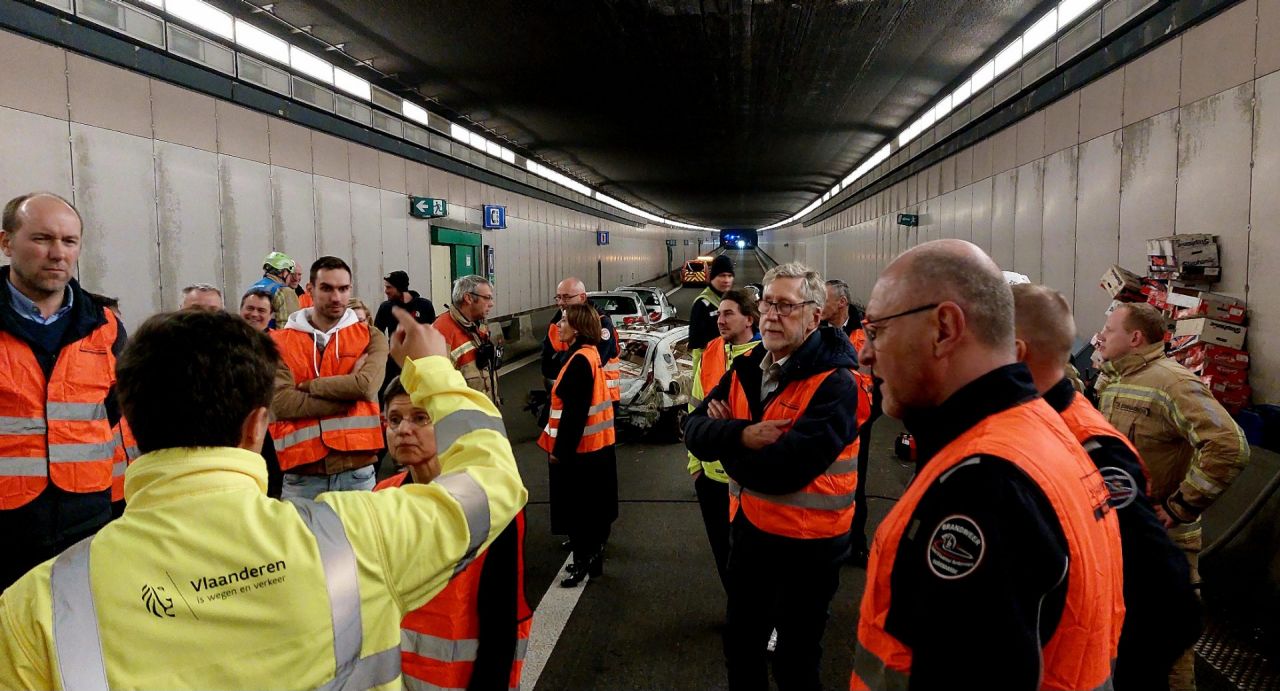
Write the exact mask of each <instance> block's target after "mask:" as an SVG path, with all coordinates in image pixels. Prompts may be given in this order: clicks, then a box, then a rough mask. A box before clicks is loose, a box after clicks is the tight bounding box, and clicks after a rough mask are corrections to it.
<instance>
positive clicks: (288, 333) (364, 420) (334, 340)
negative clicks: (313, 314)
mask: <svg viewBox="0 0 1280 691" xmlns="http://www.w3.org/2000/svg"><path fill="white" fill-rule="evenodd" d="M370 337H371V334H370V329H369V325H368V324H367V323H365V322H356V323H354V324H351V325H349V326H345V327H343V328H342V329H339V330H338V332H337V333H335V334H334V335H333V336H332V337H330V339H329V342H328V344H327V346H326V347H325V349H324V351H323V352H321V353H318V354H317V350H318V349H317V348H316V345H315V341H314V337H313V336H312V335H311V334H307V333H303V332H301V331H297V330H294V329H281V330H279V331H273V332H271V338H272V340H274V341H275V342H276V346H277V347H278V348H279V350H280V358H281V360H283V361H284V363H285V365H286V366H287V367H288V368H289V371H290V372H292V373H293V378H294V381H295V382H297V383H302V382H304V381H311V380H312V379H316V378H318V377H332V376H337V375H344V374H351V373H352V372H354V371H355V364H356V362H357V361H358V360H359V359H360V357H361V356H363V355H364V352H365V350H366V349H367V348H368V346H369V339H370ZM317 357H319V362H317V361H316V358H317ZM317 370H318V372H317ZM271 438H272V439H273V440H275V445H276V455H277V456H278V457H279V459H280V469H281V470H285V471H288V470H291V469H293V468H296V467H298V466H300V465H306V464H308V463H314V462H316V461H319V460H322V459H324V458H325V457H326V456H328V455H329V452H330V451H338V452H343V453H361V452H368V453H374V452H376V451H378V450H379V449H381V448H382V445H383V441H384V440H383V438H382V418H381V411H380V410H379V408H378V404H377V403H374V402H372V401H353V402H351V404H350V407H348V408H347V410H346V412H344V413H341V414H338V415H331V416H327V417H323V418H297V419H292V420H276V421H275V422H272V423H271Z"/></svg>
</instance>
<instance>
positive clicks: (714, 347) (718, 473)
mask: <svg viewBox="0 0 1280 691" xmlns="http://www.w3.org/2000/svg"><path fill="white" fill-rule="evenodd" d="M759 342H760V336H759V335H753V336H752V340H750V341H747V342H746V343H743V344H741V345H733V344H732V343H726V342H725V340H724V337H722V336H717V337H716V338H715V339H714V340H712V341H711V342H710V343H708V344H707V347H706V348H704V349H703V352H702V358H701V359H700V360H699V361H698V368H697V369H696V370H694V374H693V383H692V386H693V391H691V392H690V393H689V412H691V413H692V412H693V411H694V409H695V408H697V407H698V406H700V405H702V397H703V396H705V395H707V392H709V391H711V390H712V389H714V388H716V384H719V383H720V379H721V378H722V377H724V373H725V372H728V371H729V367H730V366H731V365H733V361H734V360H736V359H737V358H738V356H739V355H746V354H747V353H749V352H751V349H752V348H754V347H756V344H757V343H759ZM699 470H701V471H702V474H703V475H706V476H707V477H709V478H711V479H712V480H715V481H716V482H724V483H727V482H729V475H728V474H727V473H725V472H724V466H723V465H721V463H720V461H703V460H701V459H699V458H698V457H697V456H694V455H693V454H692V453H690V454H689V474H690V475H693V474H694V473H696V472H698V471H699Z"/></svg>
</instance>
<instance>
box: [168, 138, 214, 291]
mask: <svg viewBox="0 0 1280 691" xmlns="http://www.w3.org/2000/svg"><path fill="white" fill-rule="evenodd" d="M155 171H156V201H157V204H158V213H157V219H158V228H159V236H160V284H161V286H163V290H162V291H161V293H160V306H161V308H162V309H166V310H173V309H178V308H179V307H181V306H182V302H181V295H180V290H181V288H183V287H185V286H188V285H192V284H195V283H208V284H211V285H214V286H221V285H222V281H223V270H222V232H221V227H220V226H221V224H220V222H219V218H218V198H219V190H218V155H217V154H215V153H213V152H212V151H201V150H200V149H193V148H191V147H189V146H180V145H178V144H169V143H168V142H161V141H157V142H156V143H155ZM230 299H231V298H228V301H230Z"/></svg>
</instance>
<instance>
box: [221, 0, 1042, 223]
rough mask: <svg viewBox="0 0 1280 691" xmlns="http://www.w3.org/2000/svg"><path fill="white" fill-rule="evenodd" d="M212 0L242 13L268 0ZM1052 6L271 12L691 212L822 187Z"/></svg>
mask: <svg viewBox="0 0 1280 691" xmlns="http://www.w3.org/2000/svg"><path fill="white" fill-rule="evenodd" d="M217 4H220V5H222V6H223V7H225V8H226V9H228V10H231V11H232V12H233V13H235V14H237V15H239V16H241V17H246V18H250V19H253V16H254V14H256V13H255V12H254V9H255V7H254V5H265V4H266V3H263V2H260V1H255V2H254V3H253V4H251V3H250V2H248V0H224V1H223V2H218V3H217ZM1053 4H1054V3H1053V2H1045V1H1043V0H812V1H807V2H799V1H797V2H785V1H781V2H779V1H771V0H756V1H755V2H750V1H748V0H701V1H699V0H647V1H646V0H454V1H452V2H443V1H440V0H422V1H419V2H411V1H408V0H378V1H377V2H371V1H369V0H284V1H281V2H275V3H272V4H271V6H270V10H271V11H272V12H274V13H275V14H276V15H277V16H278V17H280V18H281V19H284V20H286V21H288V22H290V23H292V24H295V25H297V26H309V27H310V31H311V33H312V34H313V35H314V36H316V37H318V38H320V39H323V40H325V41H328V42H330V43H334V44H344V46H343V49H344V50H345V51H346V52H347V53H348V54H350V55H352V56H354V57H355V58H357V59H360V60H371V61H372V62H371V64H372V66H373V67H374V68H376V69H377V70H378V71H380V72H382V73H385V74H388V75H392V76H393V78H391V79H382V80H380V81H376V83H378V84H379V85H381V86H385V87H392V88H393V90H395V89H394V87H395V86H397V85H408V86H412V87H416V88H417V89H418V90H419V91H420V92H421V93H422V94H424V95H426V96H428V97H430V98H433V99H435V100H436V101H437V102H438V104H437V105H434V106H433V108H434V109H435V110H436V111H437V112H440V113H441V114H443V115H446V116H449V117H455V118H456V117H458V116H466V117H468V118H471V119H472V120H474V121H475V122H477V123H479V124H481V125H483V127H484V128H485V129H488V130H490V131H491V133H496V134H497V135H499V136H500V137H502V138H506V139H508V140H509V143H510V144H514V145H515V146H514V148H516V149H517V150H518V151H519V152H520V153H521V154H524V155H531V156H533V157H537V158H540V159H542V160H544V161H546V162H549V163H552V164H554V165H556V166H559V167H560V168H561V169H562V170H565V171H566V172H568V173H570V174H571V175H574V176H576V177H578V178H579V179H581V180H582V181H583V182H586V183H587V184H589V185H592V186H593V187H596V188H597V189H599V190H601V191H602V192H604V193H606V194H610V195H613V196H616V197H618V198H621V199H623V200H625V201H628V202H632V203H636V204H638V205H640V206H641V207H642V208H647V209H649V210H652V211H655V212H657V213H661V214H664V215H665V214H669V215H672V216H675V217H677V218H680V219H683V220H685V221H688V222H691V223H698V224H704V225H711V226H717V227H759V226H764V225H767V224H769V223H773V222H775V221H778V220H780V219H782V218H785V217H787V216H789V215H791V214H793V213H795V212H796V211H798V210H799V209H801V208H802V207H804V206H805V205H806V204H808V203H809V202H811V201H813V199H814V198H815V197H817V196H819V195H821V194H822V193H823V192H825V191H827V190H828V189H830V188H831V187H832V186H833V185H834V184H835V183H836V182H838V181H839V180H840V179H842V178H843V177H844V176H845V175H847V174H848V173H849V171H851V170H852V169H853V168H854V167H856V166H857V164H858V163H859V162H861V161H862V160H863V159H864V158H865V157H866V156H868V155H869V154H870V153H871V152H873V151H875V150H876V149H877V148H878V147H880V146H883V144H884V142H885V140H886V137H888V136H890V135H892V134H895V133H896V132H897V131H898V130H900V129H901V128H902V126H903V125H904V124H905V123H906V122H908V121H909V120H910V118H911V117H912V116H914V115H915V114H916V113H917V112H918V111H919V110H920V108H922V107H923V106H925V105H928V103H929V102H930V101H931V100H932V99H933V98H934V97H935V96H936V95H937V94H938V93H939V92H940V91H942V90H943V89H944V87H947V86H948V85H951V84H953V83H955V82H956V81H957V80H958V79H959V78H961V77H963V76H965V74H966V73H967V72H968V71H969V70H970V69H971V66H973V65H974V64H975V63H976V62H977V60H978V59H979V58H980V57H982V56H983V55H984V54H985V53H987V52H988V51H989V49H990V48H991V47H992V46H994V45H996V44H997V43H999V42H1000V40H1001V39H1002V38H1003V37H1004V36H1005V35H1006V34H1008V33H1009V32H1010V31H1012V30H1014V29H1021V27H1023V26H1025V25H1026V24H1028V23H1029V20H1031V19H1033V18H1034V17H1038V16H1039V15H1040V14H1041V12H1043V11H1045V10H1047V9H1048V8H1050V7H1052V6H1053ZM253 21H255V23H257V24H258V25H259V26H262V27H263V28H271V27H270V25H271V23H270V22H266V21H264V20H263V19H262V17H261V16H260V15H259V16H258V17H257V18H256V19H253ZM337 62H339V64H340V63H341V60H337ZM340 66H345V67H349V65H340ZM353 71H358V70H353ZM491 136H492V135H491Z"/></svg>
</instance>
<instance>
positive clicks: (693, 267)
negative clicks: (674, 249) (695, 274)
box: [689, 262, 702, 271]
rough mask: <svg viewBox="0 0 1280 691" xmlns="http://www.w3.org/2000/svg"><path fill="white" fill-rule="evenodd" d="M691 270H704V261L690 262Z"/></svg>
mask: <svg viewBox="0 0 1280 691" xmlns="http://www.w3.org/2000/svg"><path fill="white" fill-rule="evenodd" d="M689 270H690V271H702V262H689Z"/></svg>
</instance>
